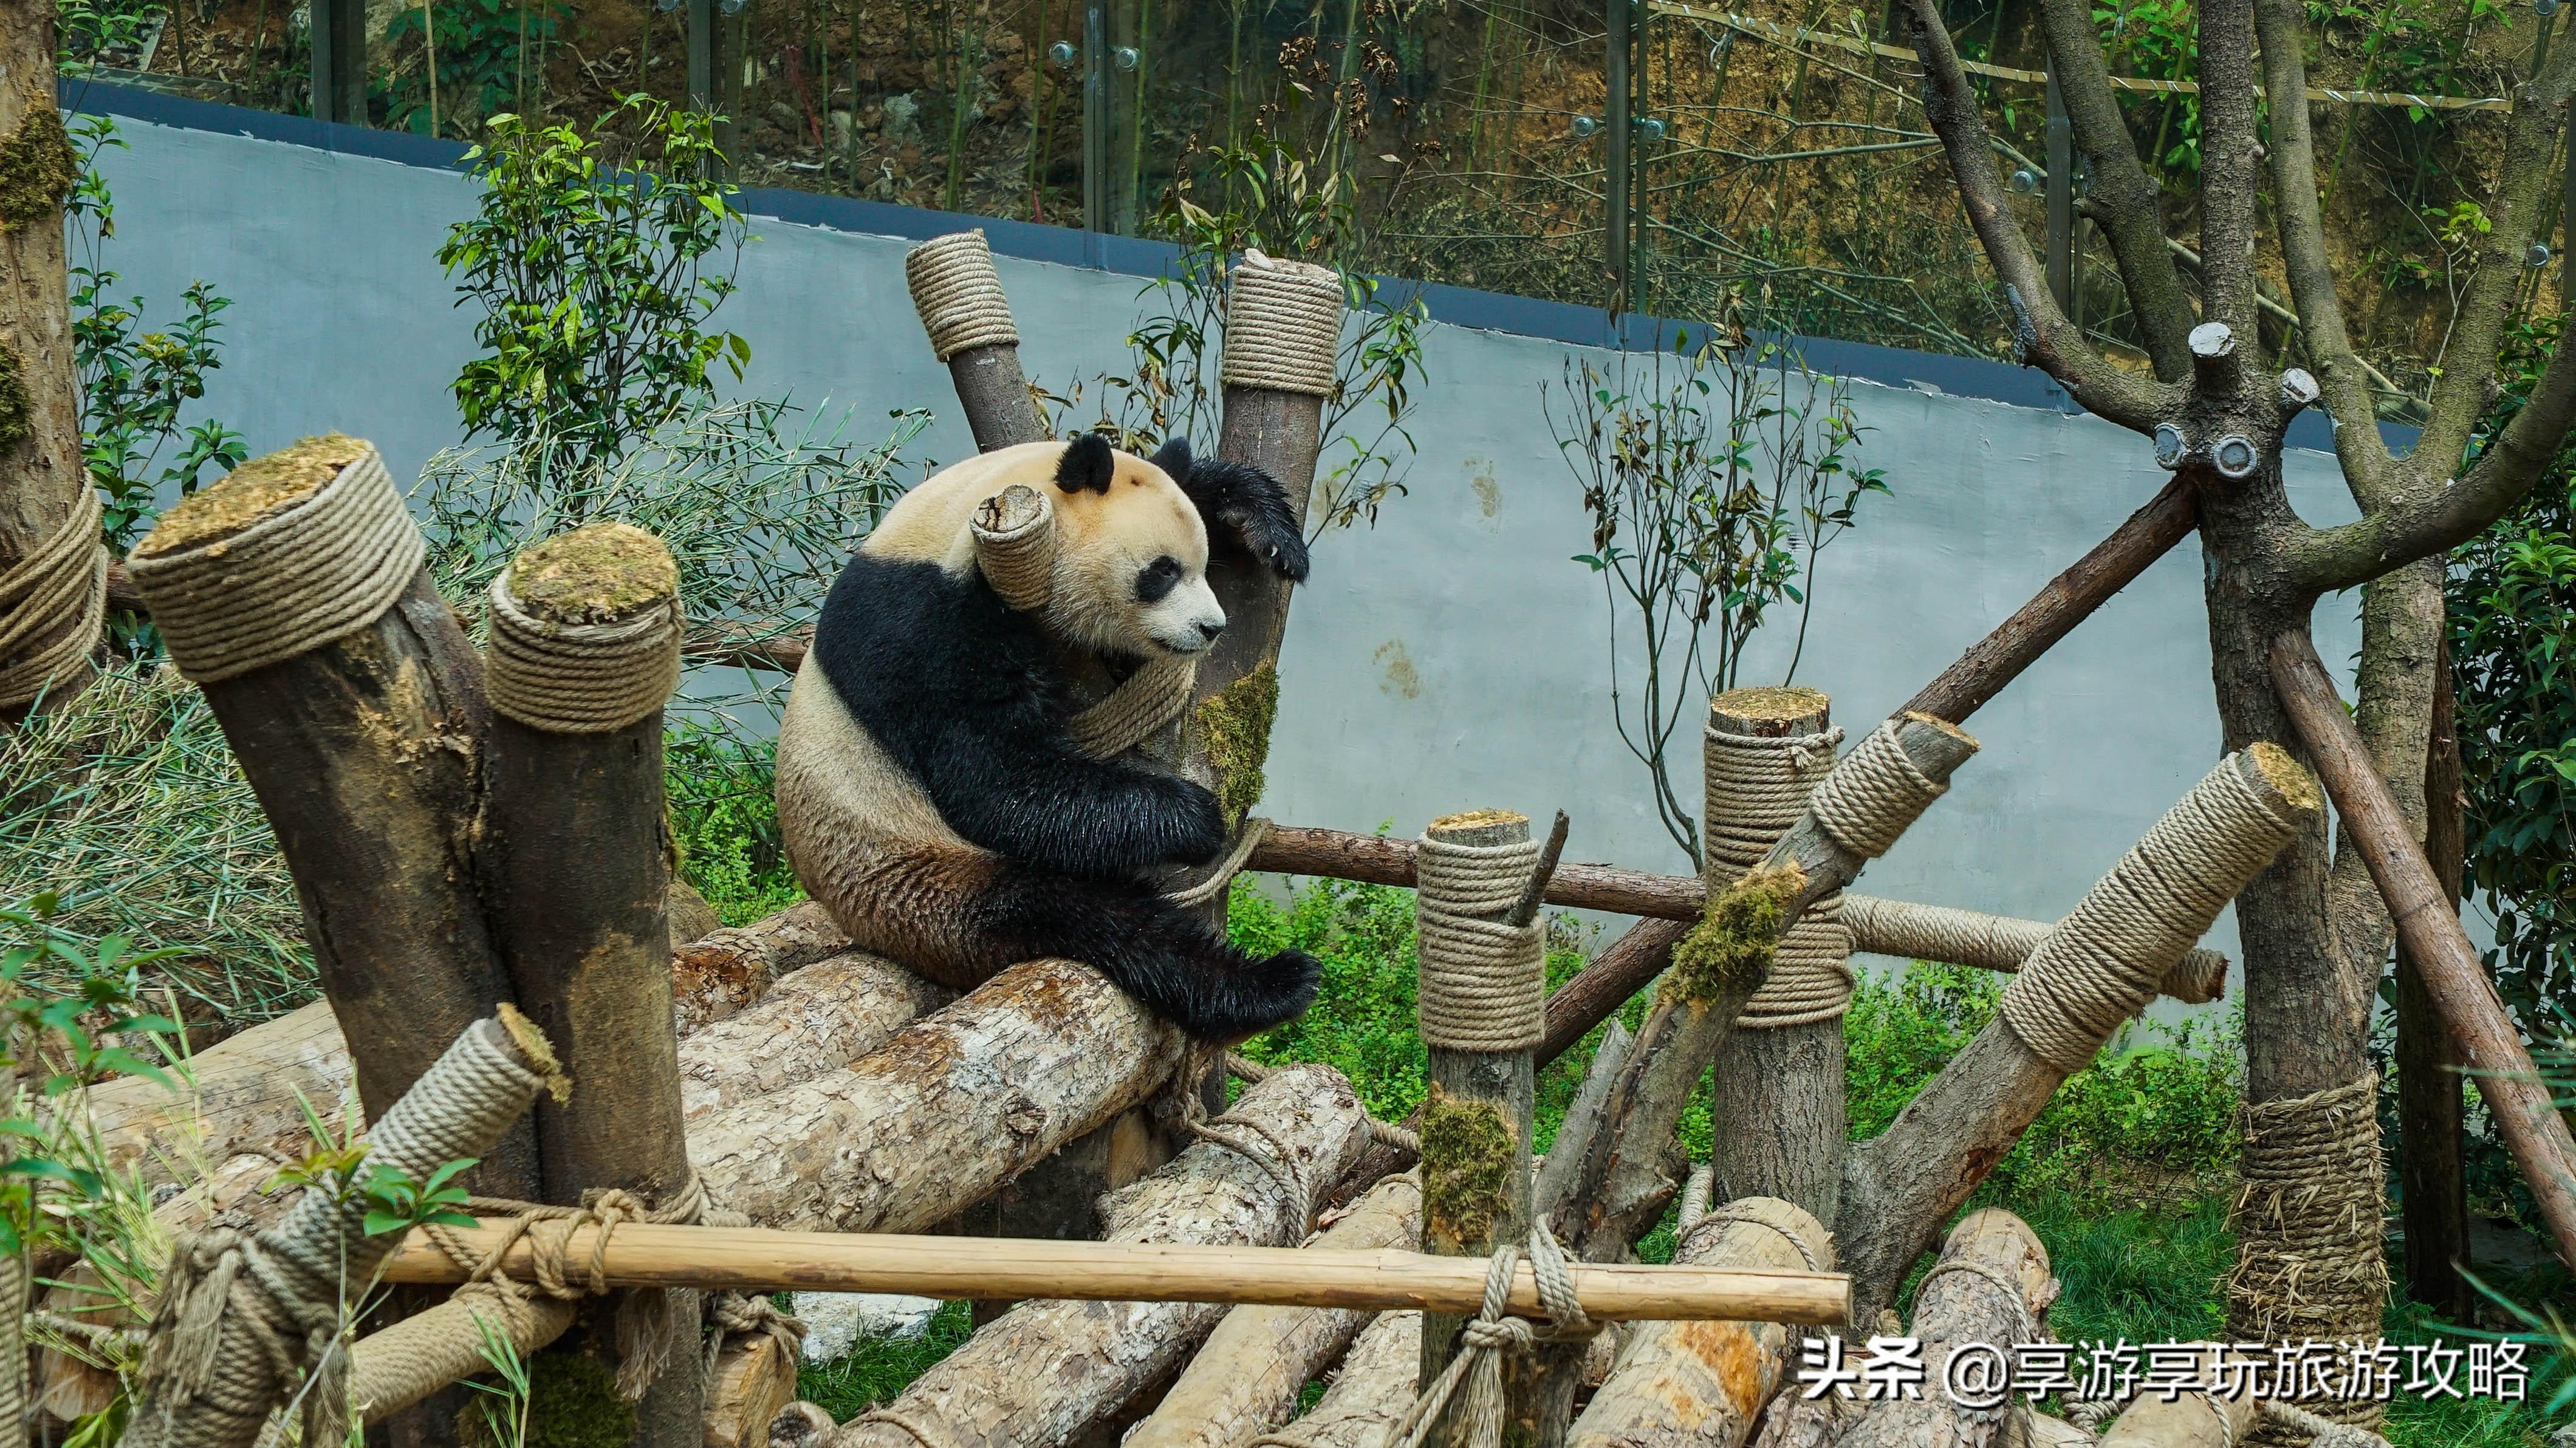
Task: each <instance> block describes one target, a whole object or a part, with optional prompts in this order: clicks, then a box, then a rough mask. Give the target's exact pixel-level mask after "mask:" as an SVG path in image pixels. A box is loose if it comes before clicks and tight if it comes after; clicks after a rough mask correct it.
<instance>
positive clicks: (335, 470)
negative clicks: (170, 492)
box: [134, 432, 368, 558]
mask: <svg viewBox="0 0 2576 1448" xmlns="http://www.w3.org/2000/svg"><path fill="white" fill-rule="evenodd" d="M367 447H368V444H367V443H366V442H365V441H364V440H362V439H359V438H354V437H348V436H344V435H342V434H340V433H336V432H334V433H326V434H324V435H323V436H321V437H308V438H306V439H304V440H303V441H302V442H299V443H297V444H296V445H295V446H293V447H290V448H282V449H280V450H278V451H276V452H273V453H270V454H268V455H267V456H265V457H256V458H252V459H251V460H250V461H249V462H246V463H244V464H242V465H241V466H240V467H237V468H235V469H233V470H232V472H231V473H230V474H228V475H227V476H225V477H224V478H223V479H222V480H220V481H218V482H217V483H215V485H214V486H212V487H210V488H206V489H204V490H202V491H200V492H198V493H197V494H195V495H194V496H192V497H186V498H181V499H180V500H179V501H178V502H176V503H174V504H172V505H171V506H170V508H169V509H168V511H166V512H164V513H163V514H162V515H161V521H160V522H158V523H156V524H154V525H153V528H152V531H151V532H149V533H147V534H145V535H144V536H143V541H142V542H140V543H138V544H136V545H134V551H135V553H136V554H137V555H138V556H141V557H144V558H156V557H159V556H160V555H162V554H164V553H176V552H178V551H179V550H181V549H183V548H190V547H194V546H195V545H197V544H200V543H209V542H212V541H214V540H215V539H218V538H228V537H230V536H232V535H233V534H235V533H238V532H240V531H242V530H243V529H245V528H248V527H249V526H251V525H252V524H254V523H257V522H260V521H262V520H263V519H266V518H271V517H274V516H276V515H277V514H279V513H282V512H285V511H286V510H287V509H288V508H291V507H293V506H295V505H296V504H298V503H300V502H303V501H304V500H305V499H307V498H309V497H311V496H313V495H314V494H315V493H317V492H320V491H321V490H322V485H323V484H325V483H327V482H329V481H331V480H332V479H333V478H336V477H338V476H340V469H342V468H345V467H347V466H348V465H349V464H351V463H353V462H356V461H357V460H358V459H359V458H361V457H364V456H365V455H366V452H367Z"/></svg>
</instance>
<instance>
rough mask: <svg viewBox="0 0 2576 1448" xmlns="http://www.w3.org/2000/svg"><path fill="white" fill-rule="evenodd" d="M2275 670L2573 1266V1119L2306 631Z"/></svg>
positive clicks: (2297, 634) (2294, 723) (2293, 639)
mask: <svg viewBox="0 0 2576 1448" xmlns="http://www.w3.org/2000/svg"><path fill="white" fill-rule="evenodd" d="M2271 669H2272V683H2273V686H2274V688H2275V689H2277V690H2278V691H2279V693H2280V696H2281V706H2282V708H2283V709H2284V710H2285V711H2286V712H2287V713H2288V714H2289V716H2290V724H2291V727H2293V728H2294V729H2296V730H2297V731H2298V733H2299V738H2300V739H2301V740H2302V741H2303V742H2304V743H2305V744H2306V745H2307V747H2308V753H2309V756H2310V758H2311V759H2312V760H2313V762H2314V763H2315V765H2316V769H2317V777H2318V779H2320V780H2321V781H2323V782H2324V784H2325V787H2326V794H2327V796H2328V797H2329V798H2331V799H2332V800H2333V801H2334V806H2335V812H2336V813H2337V814H2338V815H2340V816H2341V817H2342V819H2343V826H2344V828H2345V829H2346V830H2348V831H2350V832H2351V834H2352V838H2353V840H2354V841H2355V842H2356V843H2358V844H2359V845H2360V847H2361V851H2362V860H2363V862H2364V863H2365V864H2367V865H2368V866H2369V868H2370V878H2371V879H2372V880H2374V881H2376V882H2377V883H2378V885H2379V893H2380V895H2381V896H2382V897H2383V898H2384V899H2385V900H2386V901H2387V904H2388V913H2389V915H2390V916H2391V917H2393V918H2394V919H2395V920H2396V922H2397V938H2398V940H2399V941H2400V942H2401V943H2402V944H2403V945H2404V946H2405V949H2406V952H2407V955H2408V957H2409V958H2410V959H2412V960H2413V961H2414V962H2415V969H2416V972H2417V974H2418V975H2419V976H2420V977H2421V979H2422V980H2423V983H2424V989H2425V991H2426V992H2427V993H2428V994H2429V995H2431V996H2432V998H2433V1005H2434V1007H2435V1009H2437V1010H2439V1011H2440V1012H2441V1013H2442V1019H2443V1020H2444V1021H2446V1022H2448V1023H2449V1025H2450V1028H2451V1035H2452V1040H2453V1042H2454V1043H2455V1044H2456V1045H2457V1046H2458V1047H2459V1051H2460V1061H2461V1064H2462V1065H2463V1066H2465V1067H2466V1068H2467V1070H2468V1071H2469V1073H2470V1075H2471V1078H2472V1079H2474V1080H2475V1081H2476V1082H2477V1083H2478V1092H2479V1094H2480V1095H2482V1096H2484V1097H2485V1098H2486V1102H2487V1107H2488V1110H2489V1113H2490V1114H2491V1115H2493V1116H2494V1118H2495V1122H2496V1129H2497V1131H2498V1132H2499V1133H2501V1134H2502V1135H2503V1137H2504V1141H2505V1145H2506V1146H2507V1147H2509V1148H2511V1149H2512V1151H2513V1159H2514V1163H2515V1165H2517V1166H2519V1167H2521V1168H2522V1175H2523V1180H2524V1181H2526V1182H2528V1183H2529V1184H2530V1186H2531V1195H2532V1197H2533V1199H2534V1200H2535V1201H2537V1202H2538V1203H2539V1205H2540V1215H2541V1218H2542V1220H2544V1221H2546V1222H2547V1223H2548V1224H2549V1235H2550V1237H2551V1239H2552V1241H2553V1242H2555V1244H2556V1245H2557V1248H2558V1255H2559V1258H2560V1259H2561V1260H2562V1261H2566V1262H2569V1263H2576V1141H2570V1140H2569V1138H2568V1133H2567V1121H2566V1118H2564V1117H2562V1116H2560V1115H2559V1114H2558V1109H2557V1107H2556V1105H2555V1103H2553V1102H2552V1100H2551V1099H2550V1088H2549V1085H2548V1083H2547V1082H2545V1081H2543V1080H2542V1079H2541V1078H2540V1073H2539V1071H2538V1069H2537V1068H2536V1067H2534V1066H2533V1064H2532V1060H2531V1052H2530V1050H2529V1049H2528V1048H2526V1047H2525V1046H2524V1045H2523V1042H2522V1033H2521V1032H2520V1031H2518V1030H2516V1029H2515V1027H2514V1024H2513V1017H2512V1016H2510V1015H2508V1014H2506V1012H2505V1008H2504V1001H2503V999H2502V998H2501V997H2499V996H2498V995H2497V994H2496V988H2495V982H2494V981H2492V980H2490V979H2488V978H2487V973H2486V970H2485V968H2484V966H2483V965H2482V964H2481V963H2480V961H2479V960H2478V952H2477V947H2475V946H2474V945H2471V944H2470V943H2469V936H2468V932H2467V931H2465V930H2463V929H2461V928H2460V917H2459V912H2458V910H2457V908H2456V907H2455V906H2454V905H2453V904H2452V903H2451V902H2450V900H2449V899H2447V898H2446V897H2445V895H2444V893H2443V890H2442V884H2441V881H2440V880H2438V879H2436V878H2435V877H2434V874H2433V867H2432V865H2431V864H2430V863H2429V862H2428V861H2426V859H2425V858H2424V851H2423V848H2422V847H2421V846H2420V845H2418V844H2417V843H2416V842H2415V836H2414V831H2413V830H2411V829H2410V828H2408V826H2407V824H2406V817H2405V815H2404V814H2403V813H2402V812H2400V811H2399V809H2398V807H2397V800H2396V797H2395V796H2394V795H2393V794H2391V793H2390V792H2389V788H2388V781H2387V780H2385V779H2382V778H2380V776H2379V771H2378V769H2377V768H2376V767H2375V766H2374V765H2373V764H2372V763H2371V760H2370V751H2369V748H2368V746H2366V745H2365V744H2363V742H2362V739H2361V732H2360V731H2359V730H2358V729H2356V728H2354V727H2353V722H2352V716H2351V715H2349V714H2347V713H2345V712H2344V707H2343V701H2342V700H2341V699H2340V698H2338V697H2336V695H2335V687H2334V680H2333V679H2331V678H2329V677H2328V676H2327V674H2326V666H2325V662H2324V661H2323V660H2321V659H2319V658H2318V657H2317V646H2316V645H2315V644H2314V643H2313V642H2311V641H2310V640H2309V638H2308V635H2307V633H2306V631H2305V630H2297V631H2293V632H2290V633H2285V634H2283V635H2281V636H2280V637H2279V638H2276V639H2274V640H2273V641H2272V655H2271Z"/></svg>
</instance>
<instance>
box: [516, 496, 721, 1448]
mask: <svg viewBox="0 0 2576 1448" xmlns="http://www.w3.org/2000/svg"><path fill="white" fill-rule="evenodd" d="M679 583H680V575H679V569H678V567H677V565H676V564H674V563H673V562H672V559H671V554H670V550H669V549H667V548H665V547H664V546H663V545H662V541H661V540H660V539H658V538H656V537H654V536H653V535H652V534H650V533H647V532H645V531H643V530H642V529H640V528H635V527H632V526H630V525H627V524H624V523H594V524H591V525H589V526H588V527H584V528H579V529H575V530H574V531H572V532H569V533H565V534H561V535H559V536H557V537H554V538H549V539H547V540H545V541H544V542H541V543H539V544H537V545H535V546H534V547H531V548H529V549H527V550H526V551H524V552H522V553H520V554H519V555H518V557H517V558H516V559H515V560H513V561H512V563H511V565H510V566H509V567H508V568H507V569H505V570H504V571H503V572H502V574H501V576H500V577H499V578H497V579H495V580H494V581H493V584H492V589H491V607H492V642H491V648H490V652H489V657H488V666H487V671H486V677H487V681H488V683H489V686H490V692H491V699H492V712H493V721H492V735H491V742H490V748H489V751H488V753H487V755H486V759H487V764H486V768H485V777H486V780H487V783H488V788H487V792H486V794H485V797H484V809H483V816H482V828H481V830H480V832H479V834H480V837H479V839H478V841H477V845H476V856H477V860H478V863H479V864H480V866H481V876H482V883H483V894H484V899H485V901H486V904H487V906H488V909H489V912H490V918H491V920H492V925H493V932H494V935H495V937H496V943H497V945H498V947H499V952H500V956H501V961H502V965H503V967H504V968H505V969H506V970H507V971H508V972H509V976H510V984H511V988H512V991H513V993H514V994H515V995H516V997H517V999H518V1002H519V1008H520V1009H521V1010H522V1011H524V1012H525V1013H526V1014H527V1016H528V1018H529V1019H531V1020H533V1021H535V1022H536V1024H537V1026H538V1028H539V1029H541V1030H543V1031H544V1032H545V1033H546V1036H547V1038H548V1039H549V1040H551V1041H553V1042H554V1043H555V1049H556V1053H557V1055H558V1058H559V1059H560V1060H561V1061H562V1062H563V1065H564V1069H565V1072H566V1073H567V1074H568V1075H569V1076H570V1077H571V1078H572V1081H573V1091H572V1094H571V1096H570V1097H569V1099H567V1100H564V1101H560V1102H557V1101H551V1100H549V1101H541V1102H539V1103H538V1105H537V1111H536V1124H537V1154H538V1166H539V1172H540V1174H541V1176H542V1178H543V1180H544V1183H545V1197H544V1199H545V1200H547V1201H551V1202H556V1203H559V1204H563V1205H578V1204H579V1203H580V1202H581V1201H582V1200H583V1197H584V1195H585V1194H586V1193H592V1192H598V1191H603V1190H614V1191H620V1192H625V1193H628V1194H630V1195H632V1196H633V1197H634V1198H636V1199H638V1200H639V1201H641V1202H642V1203H643V1204H644V1205H645V1206H646V1207H648V1208H653V1209H662V1208H671V1207H674V1206H675V1205H684V1204H685V1203H686V1202H687V1200H688V1196H687V1193H688V1189H689V1187H690V1170H689V1157H688V1150H687V1145H686V1142H685V1139H684V1138H683V1136H682V1124H681V1106H680V1076H679V1061H678V1050H679V1042H678V1037H677V1035H676V1033H675V1030H674V1027H673V1019H672V1010H671V969H670V938H671V931H670V924H669V920H668V918H667V916H666V915H665V913H664V905H663V902H664V898H665V896H666V894H667V892H668V890H669V886H670V861H671V858H672V842H671V836H670V825H669V818H668V814H667V811H666V809H665V805H664V800H663V778H662V706H663V703H664V701H665V700H667V699H668V698H669V697H670V693H671V690H672V688H673V686H675V685H676V684H677V683H678V682H679V676H680V600H679ZM663 1309H664V1310H668V1311H671V1312H674V1313H676V1314H677V1315H678V1316H679V1318H680V1319H681V1320H682V1321H683V1322H686V1323H689V1324H692V1325H694V1324H695V1323H696V1322H697V1320H698V1315H699V1303H698V1294H697V1293H695V1292H675V1293H673V1294H671V1300H670V1301H668V1302H667V1303H665V1304H663ZM635 1310H638V1309H637V1308H636V1307H635V1306H634V1305H633V1304H629V1303H626V1302H624V1301H622V1300H620V1299H602V1300H601V1301H598V1302H595V1303H590V1304H585V1305H584V1308H583V1310H582V1312H581V1313H580V1315H579V1317H578V1319H577V1321H576V1322H575V1323H574V1326H573V1329H572V1334H571V1338H570V1347H569V1350H570V1351H574V1352H578V1353H581V1354H582V1355H584V1356H587V1357H590V1358H591V1359H593V1360H594V1361H597V1362H599V1363H600V1364H602V1365H603V1366H605V1367H607V1368H608V1369H609V1370H610V1371H611V1372H616V1371H618V1370H619V1369H620V1349H619V1345H618V1342H617V1332H616V1319H617V1317H618V1315H619V1313H620V1312H632V1311H635ZM689 1340H690V1341H691V1342H694V1340H695V1334H694V1333H691V1334H689ZM703 1386H704V1385H703V1382H702V1375H701V1372H700V1364H699V1363H698V1361H697V1359H696V1356H695V1354H694V1353H683V1354H679V1355H677V1361H675V1362H674V1363H673V1364H672V1366H671V1369H670V1370H668V1371H665V1372H663V1373H662V1374H661V1375H660V1377H659V1378H658V1379H656V1380H654V1381H653V1382H652V1383H651V1385H650V1387H649V1390H647V1391H646V1392H645V1395H644V1396H643V1398H642V1399H641V1400H640V1401H639V1402H638V1403H637V1405H636V1417H637V1422H636V1438H635V1442H636V1443H637V1444H638V1445H639V1448H696V1445H697V1444H698V1443H699V1442H700V1441H701V1439H702V1438H703V1437H704V1430H703V1427H702V1425H701V1422H700V1419H701V1416H702V1410H701V1394H702V1390H703Z"/></svg>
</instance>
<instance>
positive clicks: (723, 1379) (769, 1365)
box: [706, 1332, 796, 1448]
mask: <svg viewBox="0 0 2576 1448" xmlns="http://www.w3.org/2000/svg"><path fill="white" fill-rule="evenodd" d="M795 1399H796V1354H795V1352H794V1351H793V1350H791V1349H790V1348H789V1347H788V1346H787V1345H786V1344H785V1343H783V1342H781V1341H779V1340H778V1338H777V1337H775V1336H773V1335H772V1334H769V1333H765V1332H756V1333H752V1334H749V1335H748V1336H744V1337H739V1338H735V1339H730V1340H728V1341H727V1342H726V1344H725V1346H724V1350H723V1351H722V1352H720V1353H718V1354H717V1355H716V1365H715V1367H714V1369H713V1370H712V1371H710V1372H709V1373H708V1374H707V1418H706V1445H707V1448H769V1425H770V1424H771V1423H772V1422H773V1421H775V1420H776V1419H777V1417H778V1415H779V1414H780V1413H781V1412H784V1411H785V1410H786V1408H787V1405H788V1404H789V1403H791V1402H794V1401H795Z"/></svg>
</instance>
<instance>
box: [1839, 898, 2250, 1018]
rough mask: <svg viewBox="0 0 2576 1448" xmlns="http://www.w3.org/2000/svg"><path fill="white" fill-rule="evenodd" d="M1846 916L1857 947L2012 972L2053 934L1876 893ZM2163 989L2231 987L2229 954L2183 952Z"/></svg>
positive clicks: (2216, 992)
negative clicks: (2228, 985) (2049, 934)
mask: <svg viewBox="0 0 2576 1448" xmlns="http://www.w3.org/2000/svg"><path fill="white" fill-rule="evenodd" d="M1841 898H1842V920H1843V925H1844V927H1845V928H1846V929H1848V930H1850V931H1851V939H1852V949H1854V950H1866V951H1871V952H1874V953H1876V954H1879V955H1893V956H1897V957H1899V958H1900V959H1905V960H1938V961H1943V962H1946V963H1948V964H1951V965H1973V966H1975V967H1977V968H1978V969H1980V970H1992V971H2000V972H2002V973H2003V974H2005V975H2010V974H2012V973H2014V972H2016V971H2018V970H2020V969H2021V967H2022V962H2023V961H2025V960H2028V959H2029V958H2030V954H2031V952H2032V951H2034V950H2037V949H2039V944H2040V942H2041V941H2043V940H2046V939H2047V938H2048V932H2049V930H2050V929H2051V927H2050V926H2049V925H2048V924H2047V922H2045V921H2039V920H2017V919H2014V918H2013V917H2011V916H2009V915H1988V914H1986V913H1985V912H1983V911H1980V910H1956V909H1952V908H1951V907H1949V906H1947V905H1917V904H1915V903H1914V902H1913V901H1911V900H1884V899H1881V898H1879V897H1877V896H1875V895H1844V896H1842V897H1841ZM2157 989H2158V990H2159V991H2161V992H2163V993H2164V994H2165V995H2168V996H2171V997H2173V998H2174V999H2175V1000H2178V1001H2183V1002H2187V1003H2189V1004H2191V1005H2201V1004H2205V1003H2207V1002H2209V1001H2214V1000H2216V999H2218V998H2219V997H2220V996H2221V995H2223V994H2225V993H2226V990H2227V957H2226V956H2223V955H2221V954H2219V953H2218V952H2217V951H2215V950H2201V949H2198V948H2194V949H2191V950H2187V951H2185V952H2183V957H2182V959H2181V960H2179V961H2177V962H2175V964H2174V967H2173V969H2171V970H2168V971H2166V972H2165V975H2164V979H2163V980H2162V981H2161V982H2159V983H2158V985H2157Z"/></svg>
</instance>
